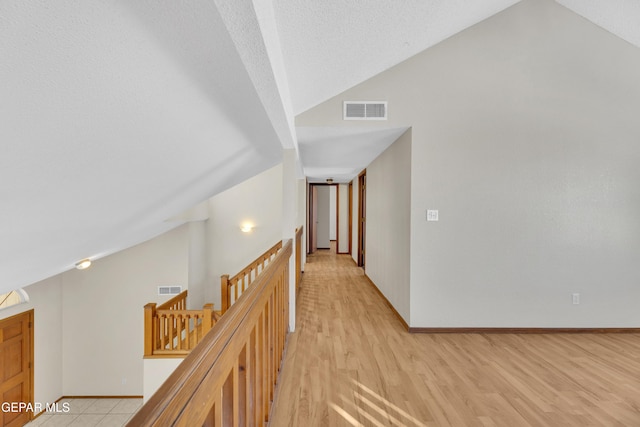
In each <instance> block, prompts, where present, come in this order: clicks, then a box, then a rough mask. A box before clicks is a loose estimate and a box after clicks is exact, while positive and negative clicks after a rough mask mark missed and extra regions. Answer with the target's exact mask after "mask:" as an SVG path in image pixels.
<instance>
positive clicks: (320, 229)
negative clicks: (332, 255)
mask: <svg viewBox="0 0 640 427" xmlns="http://www.w3.org/2000/svg"><path fill="white" fill-rule="evenodd" d="M315 188H316V189H317V191H318V218H317V222H318V223H317V224H316V229H317V234H318V249H329V248H330V247H331V242H330V240H331V231H330V230H331V227H330V217H331V192H330V186H329V185H316V186H315Z"/></svg>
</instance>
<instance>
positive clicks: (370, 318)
mask: <svg viewBox="0 0 640 427" xmlns="http://www.w3.org/2000/svg"><path fill="white" fill-rule="evenodd" d="M297 310H298V312H297V330H296V331H295V332H294V333H292V334H290V336H289V341H288V347H287V350H286V357H285V362H284V365H283V368H282V373H281V376H280V380H279V386H278V391H277V397H276V401H275V402H274V409H273V413H272V419H271V423H270V425H271V427H280V426H295V427H314V426H331V427H334V426H376V427H379V426H410V427H424V426H455V427H459V426H486V427H488V426H507V427H520V426H563V427H564V426H579V427H586V426H607V427H608V426H625V427H633V426H639V427H640V335H639V334H549V335H535V334H525V335H516V334H409V333H408V332H406V330H404V328H403V327H402V326H401V324H400V322H399V321H398V320H397V318H396V317H395V316H394V314H392V312H391V310H390V309H389V308H388V307H387V305H386V303H385V302H384V301H383V300H382V298H381V297H380V296H379V295H378V294H377V293H376V292H375V291H374V289H373V288H372V287H371V285H370V284H369V283H368V282H367V280H366V279H365V278H364V276H363V272H362V270H361V269H359V268H357V267H356V266H355V264H354V263H353V261H352V260H351V259H350V257H349V256H348V255H334V254H332V253H331V251H328V250H321V251H318V252H316V254H314V255H312V256H309V257H308V259H307V264H306V267H305V273H304V275H303V281H302V286H301V290H300V294H299V298H298V304H297Z"/></svg>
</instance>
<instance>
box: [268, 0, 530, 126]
mask: <svg viewBox="0 0 640 427" xmlns="http://www.w3.org/2000/svg"><path fill="white" fill-rule="evenodd" d="M517 2H518V0H484V1H477V0H402V1H388V0H377V1H362V0H360V1H343V0H328V1H317V0H275V11H276V20H277V22H278V29H279V32H280V38H281V44H282V50H283V54H284V62H285V65H286V68H287V75H288V77H289V88H290V89H291V98H292V103H293V111H294V112H295V114H300V113H302V112H303V111H306V110H308V109H309V108H311V107H313V106H315V105H317V104H319V103H321V102H323V101H325V100H327V99H328V98H330V97H332V96H335V95H337V94H339V93H340V92H343V91H345V90H347V89H349V88H350V87H352V86H355V85H356V84H358V83H360V82H362V81H364V80H366V79H368V78H370V77H373V76H374V75H376V74H378V73H380V72H382V71H384V70H386V69H388V68H390V67H392V66H394V65H396V64H398V63H400V62H402V61H404V60H405V59H407V58H409V57H411V56H413V55H415V54H417V53H418V52H421V51H423V50H424V49H427V48H428V47H430V46H433V45H435V44H436V43H438V42H440V41H442V40H444V39H446V38H447V37H450V36H452V35H453V34H455V33H457V32H459V31H462V30H464V29H465V28H467V27H469V26H471V25H473V24H476V23H478V22H480V21H482V20H484V19H486V18H488V17H490V16H492V15H493V14H495V13H497V12H500V11H501V10H503V9H505V8H507V7H509V6H511V5H513V4H515V3H517Z"/></svg>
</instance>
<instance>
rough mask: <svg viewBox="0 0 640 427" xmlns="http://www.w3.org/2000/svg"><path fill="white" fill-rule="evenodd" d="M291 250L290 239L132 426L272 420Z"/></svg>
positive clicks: (285, 322) (284, 329) (284, 330)
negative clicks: (271, 409) (270, 412)
mask: <svg viewBox="0 0 640 427" xmlns="http://www.w3.org/2000/svg"><path fill="white" fill-rule="evenodd" d="M291 253H292V242H291V241H287V242H286V244H285V245H284V246H283V248H282V250H281V251H279V253H278V254H277V255H276V256H275V257H274V258H273V259H272V260H271V262H269V264H268V265H267V266H266V267H265V269H264V270H263V271H262V273H261V274H260V275H258V276H257V278H256V279H255V281H254V283H253V284H252V285H251V286H250V287H249V288H248V289H247V291H246V292H245V293H244V294H243V296H242V298H240V299H239V300H238V301H237V302H236V303H234V304H233V305H232V306H231V307H230V308H229V310H228V311H227V313H226V314H225V315H224V316H222V317H221V318H220V320H219V321H218V322H217V323H216V324H215V325H214V326H213V329H212V330H211V331H210V333H209V334H207V335H206V336H205V337H204V339H203V340H202V342H201V343H200V345H198V346H197V347H196V348H194V349H193V351H191V353H190V354H189V355H188V356H187V357H186V358H185V360H184V361H183V362H182V363H181V364H180V365H179V366H178V368H177V369H176V370H175V371H174V372H173V374H171V376H170V377H169V378H168V380H167V381H166V382H165V383H164V384H163V385H162V386H161V387H160V388H159V389H158V391H157V392H156V393H155V394H154V395H153V396H152V397H151V398H150V399H149V401H148V402H147V403H146V404H145V405H144V406H143V407H142V408H141V409H140V410H139V411H138V412H137V413H136V415H134V417H133V418H132V419H131V420H130V421H129V423H128V426H131V427H145V426H147V427H149V426H156V427H160V426H170V425H173V426H241V425H260V426H262V425H265V423H266V422H268V419H269V410H270V406H271V401H272V400H273V393H274V387H275V383H276V380H277V378H278V371H279V369H280V364H281V360H282V356H283V352H284V346H285V341H286V334H287V325H288V319H289V290H288V287H289V281H288V279H289V272H288V271H289V258H290V257H291Z"/></svg>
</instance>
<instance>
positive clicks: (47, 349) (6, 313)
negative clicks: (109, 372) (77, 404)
mask: <svg viewBox="0 0 640 427" xmlns="http://www.w3.org/2000/svg"><path fill="white" fill-rule="evenodd" d="M24 290H25V291H26V292H27V294H28V295H29V302H27V303H23V304H20V305H16V306H13V307H10V308H7V309H4V310H1V311H0V319H4V318H7V317H11V316H13V315H16V314H19V313H22V312H25V311H28V310H31V309H33V310H34V312H33V316H34V317H33V347H34V355H33V357H34V365H33V366H34V371H33V373H34V393H33V397H34V400H35V401H36V402H41V403H43V404H44V403H47V402H48V403H52V402H55V401H56V400H58V399H59V398H60V397H61V396H62V279H61V276H60V275H57V276H54V277H51V278H49V279H46V280H43V281H41V282H37V283H34V284H33V285H30V286H27V287H26V288H24Z"/></svg>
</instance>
